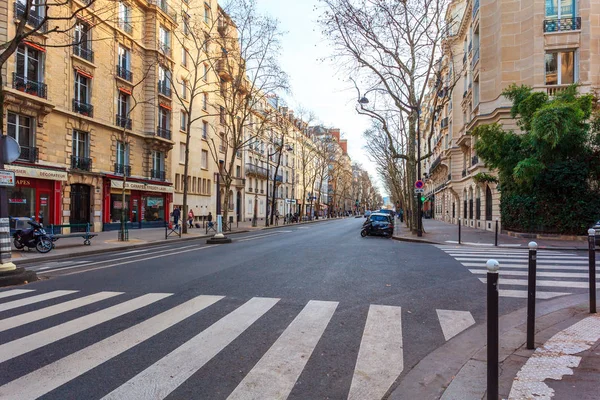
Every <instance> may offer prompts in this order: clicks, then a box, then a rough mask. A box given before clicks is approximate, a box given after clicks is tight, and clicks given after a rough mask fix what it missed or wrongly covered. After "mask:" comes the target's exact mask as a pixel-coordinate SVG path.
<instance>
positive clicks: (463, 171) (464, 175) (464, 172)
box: [462, 169, 467, 178]
mask: <svg viewBox="0 0 600 400" xmlns="http://www.w3.org/2000/svg"><path fill="white" fill-rule="evenodd" d="M466 176H467V170H466V169H463V170H462V177H463V178H465V177H466Z"/></svg>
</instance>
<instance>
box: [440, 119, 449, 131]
mask: <svg viewBox="0 0 600 400" xmlns="http://www.w3.org/2000/svg"><path fill="white" fill-rule="evenodd" d="M440 126H441V127H442V129H443V128H447V127H448V117H444V118H442V121H441V122H440Z"/></svg>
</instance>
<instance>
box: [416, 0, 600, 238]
mask: <svg viewBox="0 0 600 400" xmlns="http://www.w3.org/2000/svg"><path fill="white" fill-rule="evenodd" d="M599 21H600V3H597V2H593V1H588V0H527V1H526V0H499V1H493V2H490V1H484V0H458V1H456V0H455V1H452V2H451V4H450V6H449V8H448V11H447V15H446V22H447V24H448V29H447V35H446V39H445V43H444V48H445V58H444V59H445V63H446V64H447V65H450V64H451V65H452V66H453V68H447V69H446V70H445V78H446V79H447V80H448V81H452V82H454V81H456V85H454V88H453V90H452V91H451V92H450V93H449V95H450V100H449V103H448V104H447V106H446V107H445V109H444V110H443V113H444V115H442V116H441V117H442V118H443V119H442V120H441V121H442V124H443V125H444V126H447V138H446V139H442V142H443V143H444V146H443V148H442V151H441V152H438V153H434V155H432V158H431V160H432V161H433V160H437V159H438V157H439V160H440V162H439V163H432V164H430V168H429V175H428V182H427V186H426V193H427V194H428V195H427V197H428V201H430V202H431V204H430V207H431V208H430V209H431V210H432V214H433V216H434V218H436V219H440V220H444V221H447V222H452V223H457V222H458V219H459V218H460V220H461V223H462V224H464V225H466V226H470V227H474V228H479V229H487V230H492V229H494V223H493V222H494V221H495V220H496V218H498V219H499V218H500V207H499V206H500V192H499V191H498V190H497V185H496V184H495V183H492V182H482V181H481V180H480V179H478V177H481V176H482V175H478V174H494V171H489V170H488V169H487V168H486V167H485V165H484V163H483V160H480V159H479V157H478V155H477V154H476V152H475V151H474V145H475V138H473V137H472V135H471V133H472V132H473V130H474V129H475V128H476V127H477V126H479V125H482V124H490V123H496V122H497V123H500V124H502V125H503V126H504V127H505V129H513V130H515V131H518V127H517V126H516V124H515V121H514V120H513V119H511V117H510V107H511V103H510V101H509V100H508V99H506V98H504V96H502V91H503V90H504V89H505V88H507V87H508V86H509V85H511V84H513V83H515V84H517V85H521V84H523V85H528V86H531V87H533V88H534V90H538V91H544V92H546V93H547V94H548V95H549V96H553V95H554V94H556V93H557V92H558V91H561V90H564V88H565V87H567V86H568V85H570V84H572V83H578V84H579V90H580V91H581V92H584V93H596V94H597V93H598V89H599V88H600V82H599V77H598V74H594V72H593V71H594V68H595V66H597V65H599V63H600V50H599V49H598V46H597V45H596V44H597V43H596V39H594V38H595V37H596V36H597V35H598V33H600V22H599ZM446 118H448V120H447V121H448V122H447V123H446V122H444V121H445V119H446ZM442 124H440V125H442ZM440 128H442V127H441V126H440ZM443 136H444V133H443V132H442V137H443ZM423 138H425V136H423ZM425 150H426V149H425V147H423V151H425ZM425 164H427V163H425ZM426 170H427V168H426ZM500 222H501V221H500Z"/></svg>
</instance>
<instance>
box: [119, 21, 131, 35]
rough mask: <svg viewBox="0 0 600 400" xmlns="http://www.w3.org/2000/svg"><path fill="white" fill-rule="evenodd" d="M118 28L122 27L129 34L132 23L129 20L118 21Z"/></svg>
mask: <svg viewBox="0 0 600 400" xmlns="http://www.w3.org/2000/svg"><path fill="white" fill-rule="evenodd" d="M119 28H121V29H123V30H124V31H125V32H127V33H129V34H131V33H132V32H133V25H132V24H131V22H129V21H123V20H121V21H119Z"/></svg>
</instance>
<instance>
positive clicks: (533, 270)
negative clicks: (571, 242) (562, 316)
mask: <svg viewBox="0 0 600 400" xmlns="http://www.w3.org/2000/svg"><path fill="white" fill-rule="evenodd" d="M537 247H538V245H537V243H536V242H529V270H528V273H527V278H528V279H527V348H528V349H529V350H533V349H535V291H536V276H537Z"/></svg>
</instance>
